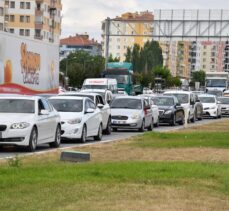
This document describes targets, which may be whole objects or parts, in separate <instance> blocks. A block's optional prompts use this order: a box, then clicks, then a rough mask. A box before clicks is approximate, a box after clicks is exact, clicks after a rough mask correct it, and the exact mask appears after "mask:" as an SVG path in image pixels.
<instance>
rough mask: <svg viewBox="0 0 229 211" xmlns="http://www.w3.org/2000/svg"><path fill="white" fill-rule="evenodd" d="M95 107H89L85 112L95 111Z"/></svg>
mask: <svg viewBox="0 0 229 211" xmlns="http://www.w3.org/2000/svg"><path fill="white" fill-rule="evenodd" d="M94 111H95V109H93V108H88V109H87V110H86V111H85V114H90V113H94Z"/></svg>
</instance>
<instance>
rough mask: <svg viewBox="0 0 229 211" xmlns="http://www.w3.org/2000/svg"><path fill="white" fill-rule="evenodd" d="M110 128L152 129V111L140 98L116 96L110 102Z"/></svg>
mask: <svg viewBox="0 0 229 211" xmlns="http://www.w3.org/2000/svg"><path fill="white" fill-rule="evenodd" d="M111 126H112V128H113V130H114V131H117V129H138V130H139V131H141V132H143V131H144V130H145V128H147V129H148V130H152V129H153V115H152V109H151V107H150V105H149V103H148V101H147V100H145V99H143V98H142V97H134V96H118V97H116V98H115V99H114V100H113V101H112V102H111Z"/></svg>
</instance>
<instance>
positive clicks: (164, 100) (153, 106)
mask: <svg viewBox="0 0 229 211" xmlns="http://www.w3.org/2000/svg"><path fill="white" fill-rule="evenodd" d="M88 80H89V79H88ZM88 80H87V81H88ZM90 80H91V81H93V82H90V85H88V84H87V86H83V87H82V89H81V90H80V89H79V90H77V91H65V92H64V91H62V92H60V93H59V94H57V95H41V96H29V95H16V94H11V95H3V94H2V95H0V117H1V118H0V147H1V148H2V151H4V148H7V147H8V146H14V147H15V146H16V148H15V150H17V148H18V147H23V148H25V149H26V150H27V151H29V152H34V151H36V149H37V146H39V145H43V144H49V146H50V147H51V148H58V147H59V146H60V145H61V142H62V141H64V140H68V141H70V142H74V143H75V142H76V143H78V142H81V143H85V142H87V140H88V139H89V138H93V139H94V140H95V141H101V140H103V136H109V135H111V134H112V133H114V132H117V133H118V132H122V133H123V132H125V131H126V130H127V131H130V130H131V131H132V130H133V131H137V132H141V133H142V132H145V131H153V130H154V128H156V127H161V126H164V125H168V126H169V127H174V126H176V125H185V124H194V123H195V122H196V121H202V119H203V118H207V119H217V118H221V117H222V116H228V115H229V96H228V94H227V92H225V94H224V92H222V94H221V95H220V96H219V95H218V94H217V95H214V94H213V93H211V94H209V93H204V92H200V91H198V92H197V91H183V90H180V89H179V90H178V89H174V90H171V89H170V90H163V91H161V92H160V93H155V92H154V91H153V90H149V89H144V90H147V91H145V92H144V93H143V94H140V95H135V96H133V95H127V94H126V93H125V92H123V90H121V92H120V91H119V90H118V89H117V87H116V86H115V83H114V80H113V79H112V80H110V82H111V83H110V84H109V82H108V81H109V79H102V78H100V79H96V78H95V79H90ZM105 83H107V84H108V85H107V86H104V84H105ZM93 84H94V85H95V86H94V85H93ZM100 84H101V85H100ZM110 85H111V86H110Z"/></svg>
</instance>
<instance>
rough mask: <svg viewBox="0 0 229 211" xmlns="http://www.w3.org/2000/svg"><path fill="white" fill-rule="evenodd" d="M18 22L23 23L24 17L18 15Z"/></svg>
mask: <svg viewBox="0 0 229 211" xmlns="http://www.w3.org/2000/svg"><path fill="white" fill-rule="evenodd" d="M20 22H21V23H23V22H24V16H23V15H20Z"/></svg>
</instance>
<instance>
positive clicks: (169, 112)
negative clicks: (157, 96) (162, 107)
mask: <svg viewBox="0 0 229 211" xmlns="http://www.w3.org/2000/svg"><path fill="white" fill-rule="evenodd" d="M171 113H172V110H168V111H165V113H164V114H171Z"/></svg>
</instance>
